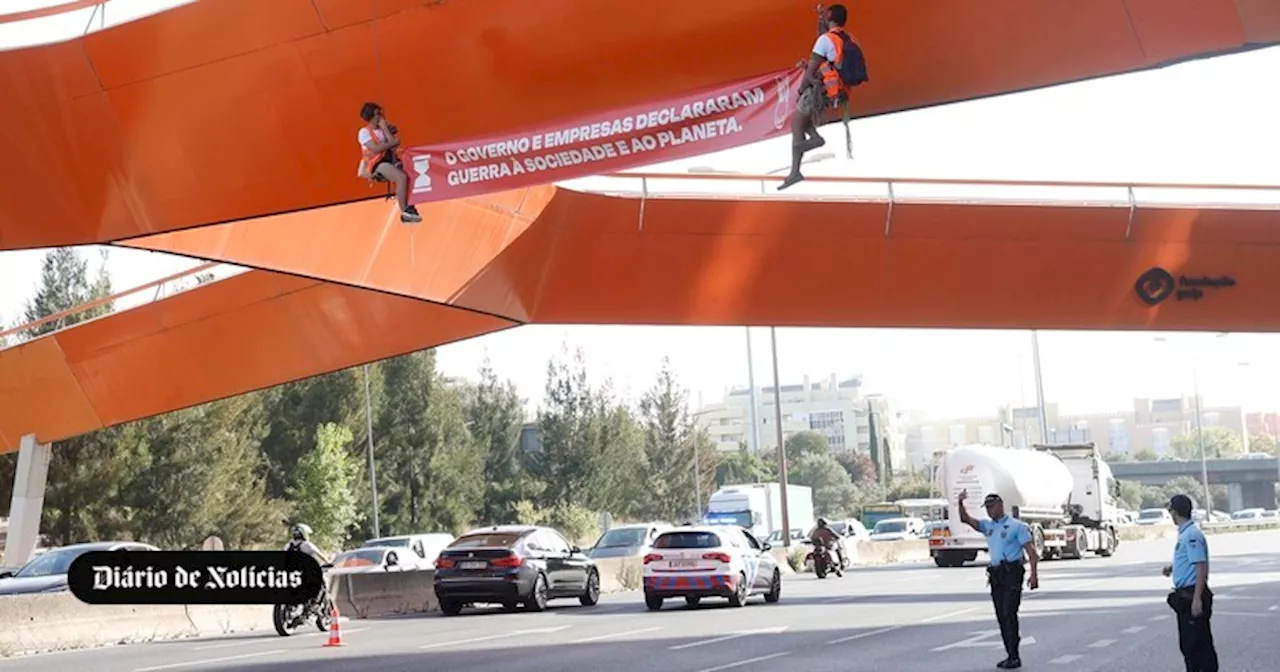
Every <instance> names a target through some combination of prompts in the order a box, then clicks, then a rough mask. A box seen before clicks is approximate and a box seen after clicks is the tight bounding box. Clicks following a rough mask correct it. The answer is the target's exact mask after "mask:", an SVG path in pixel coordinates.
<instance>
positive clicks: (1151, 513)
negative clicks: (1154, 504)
mask: <svg viewBox="0 0 1280 672" xmlns="http://www.w3.org/2000/svg"><path fill="white" fill-rule="evenodd" d="M1138 517H1139V518H1148V519H1149V518H1163V517H1164V509H1143V510H1142V513H1140V514H1138Z"/></svg>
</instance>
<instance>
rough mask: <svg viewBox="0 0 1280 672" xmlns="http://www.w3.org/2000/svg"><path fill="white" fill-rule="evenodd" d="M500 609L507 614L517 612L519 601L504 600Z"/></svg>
mask: <svg viewBox="0 0 1280 672" xmlns="http://www.w3.org/2000/svg"><path fill="white" fill-rule="evenodd" d="M502 608H503V610H504V611H507V612H513V611H518V610H519V609H520V601H519V600H505V601H504V602H503V603H502Z"/></svg>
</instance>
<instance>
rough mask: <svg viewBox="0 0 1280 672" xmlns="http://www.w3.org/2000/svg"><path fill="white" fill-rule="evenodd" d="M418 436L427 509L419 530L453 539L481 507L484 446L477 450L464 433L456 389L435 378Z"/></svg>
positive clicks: (465, 421)
mask: <svg viewBox="0 0 1280 672" xmlns="http://www.w3.org/2000/svg"><path fill="white" fill-rule="evenodd" d="M421 433H422V434H423V435H424V444H425V445H424V448H425V451H424V452H425V456H426V460H425V463H424V464H422V465H419V466H420V468H421V469H420V473H421V475H422V479H423V484H424V486H425V489H424V494H425V501H426V505H427V508H426V511H425V516H423V518H422V520H421V522H420V526H421V528H420V529H429V530H431V531H450V532H453V533H454V534H459V533H461V532H463V531H465V529H466V528H468V527H470V526H471V525H472V523H474V522H475V519H476V515H477V513H478V512H479V511H480V508H481V507H482V506H483V505H484V495H485V480H484V472H485V461H486V460H485V458H486V451H485V450H484V449H485V448H486V447H487V446H477V445H476V443H475V442H474V441H473V440H472V438H471V435H470V434H469V433H468V432H467V418H466V413H465V411H464V410H463V400H462V394H461V390H460V389H459V387H458V386H457V385H453V384H448V383H446V381H444V380H443V378H441V377H440V376H439V375H438V374H437V378H436V381H435V383H434V384H433V385H432V386H431V394H430V399H429V404H428V406H427V414H426V422H425V423H424V426H423V428H422V432H421Z"/></svg>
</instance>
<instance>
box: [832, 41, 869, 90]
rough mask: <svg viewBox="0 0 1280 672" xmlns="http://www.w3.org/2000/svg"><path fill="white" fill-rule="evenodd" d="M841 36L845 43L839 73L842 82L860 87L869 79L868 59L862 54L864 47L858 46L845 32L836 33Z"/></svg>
mask: <svg viewBox="0 0 1280 672" xmlns="http://www.w3.org/2000/svg"><path fill="white" fill-rule="evenodd" d="M835 32H836V33H837V34H839V35H840V39H841V40H843V41H844V47H843V48H842V49H841V57H842V58H841V62H840V67H839V68H838V71H839V72H840V81H841V83H843V84H844V85H845V86H850V87H852V86H858V85H860V84H862V83H863V82H866V81H868V79H869V78H868V77H867V59H866V56H864V55H863V53H862V47H859V46H858V43H857V42H854V41H853V38H851V37H849V34H848V33H846V32H844V31H843V30H840V31H835Z"/></svg>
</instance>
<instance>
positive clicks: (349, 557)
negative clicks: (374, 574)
mask: <svg viewBox="0 0 1280 672" xmlns="http://www.w3.org/2000/svg"><path fill="white" fill-rule="evenodd" d="M382 554H383V551H372V550H371V551H364V550H361V551H347V552H346V553H343V554H342V555H339V556H338V557H337V558H334V560H333V566H334V567H369V566H371V565H378V564H382Z"/></svg>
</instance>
